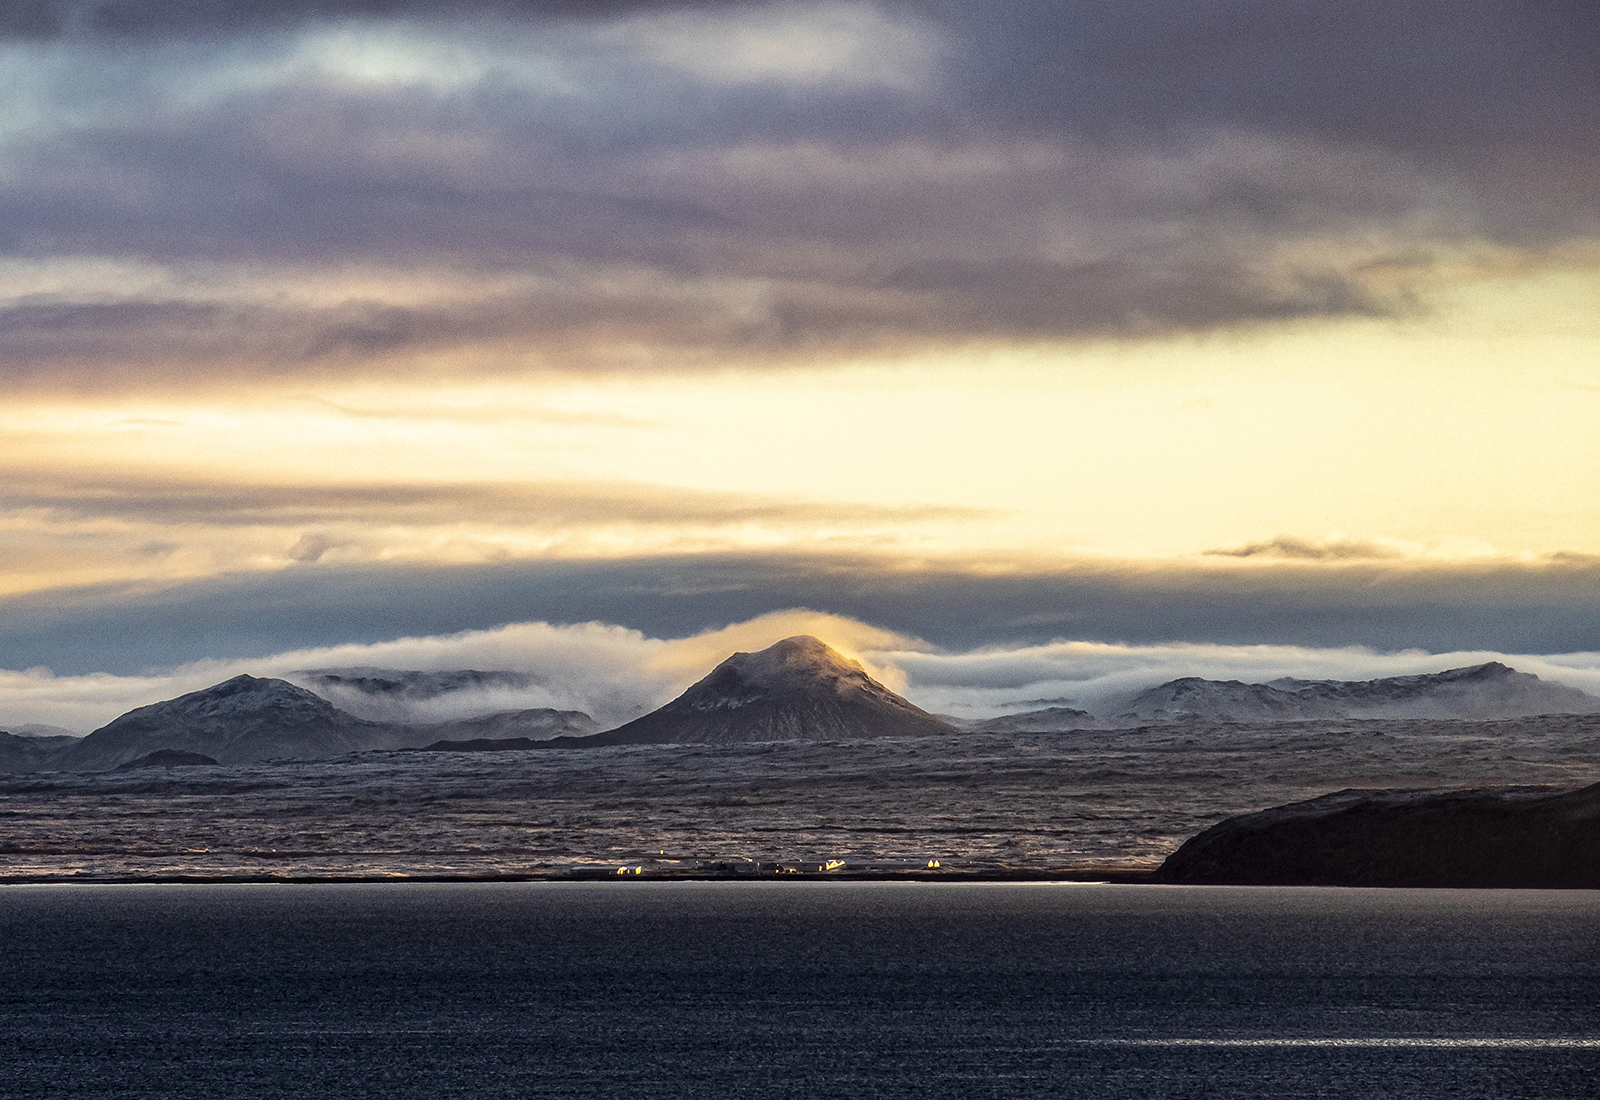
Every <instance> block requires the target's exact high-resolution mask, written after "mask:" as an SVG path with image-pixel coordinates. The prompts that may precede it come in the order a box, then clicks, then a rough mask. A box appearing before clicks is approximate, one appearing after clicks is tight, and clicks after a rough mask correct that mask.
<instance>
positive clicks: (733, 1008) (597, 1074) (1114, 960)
mask: <svg viewBox="0 0 1600 1100" xmlns="http://www.w3.org/2000/svg"><path fill="white" fill-rule="evenodd" d="M1597 929H1600V894H1597V893H1595V892H1587V891H1567V892H1560V891H1451V890H1440V891H1410V890H1333V889H1292V888H1228V887H1221V888H1206V887H1190V888H1186V887H1115V886H1045V885H1034V886H1012V885H995V884H963V885H938V884H916V883H843V882H826V881H824V882H804V883H780V882H771V883H760V882H749V883H717V882H699V883H696V882H654V883H652V882H639V883H629V884H627V885H623V884H618V883H567V882H553V883H507V884H405V883H401V884H390V885H376V884H374V885H316V886H312V885H303V886H297V885H259V886H218V885H200V886H189V885H135V886H92V885H91V886H64V885H63V886H36V887H26V886H20V887H6V888H0V943H4V944H5V950H6V964H7V968H6V981H5V982H4V983H0V1026H4V1027H5V1029H6V1036H7V1041H6V1043H5V1044H3V1045H0V1082H4V1084H3V1085H0V1094H4V1095H5V1096H7V1097H8V1098H9V1097H30V1098H31V1097H46V1096H48V1097H81V1098H90V1097H93V1098H101V1097H112V1096H116V1097H125V1096H134V1097H145V1096H151V1097H153V1096H172V1097H202V1096H204V1097H214V1096H234V1095H238V1096H244V1095H248V1096H251V1097H257V1096H260V1097H268V1098H275V1097H302V1096H313V1095H315V1096H319V1097H327V1096H338V1097H340V1098H341V1100H343V1098H344V1097H380V1096H381V1097H385V1098H387V1100H409V1098H411V1097H419V1098H420V1097H430V1098H431V1097H441V1096H443V1097H453V1096H454V1097H477V1096H526V1097H616V1096H628V1097H635V1096H639V1097H651V1098H663V1100H665V1098H671V1100H687V1098H691V1097H704V1096H755V1095H760V1096H779V1097H795V1098H805V1100H810V1098H821V1097H835V1096H865V1097H893V1098H899V1097H935V1098H939V1100H944V1098H951V1100H954V1098H957V1097H961V1098H966V1097H973V1096H980V1097H987V1096H993V1097H1019V1096H1020V1097H1034V1096H1038V1097H1045V1096H1052V1097H1053V1096H1084V1097H1095V1098H1100V1097H1113V1098H1116V1097H1160V1096H1206V1097H1223V1098H1230V1100H1235V1098H1236V1100H1267V1098H1269V1097H1270V1098H1274V1100H1277V1098H1280V1097H1284V1096H1296V1097H1300V1096H1312V1097H1320V1096H1327V1097H1334V1096H1341V1097H1345V1096H1363V1097H1368V1096H1378V1097H1381V1096H1405V1097H1420V1098H1432V1097H1447V1096H1448V1097H1483V1098H1489V1097H1507V1096H1528V1097H1539V1098H1541V1100H1568V1098H1572V1100H1577V1098H1580V1097H1581V1098H1584V1100H1588V1098H1590V1097H1592V1096H1593V1095H1594V1081H1595V1080H1596V1073H1597V1071H1600V936H1597V935H1596V931H1597Z"/></svg>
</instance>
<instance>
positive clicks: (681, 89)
mask: <svg viewBox="0 0 1600 1100" xmlns="http://www.w3.org/2000/svg"><path fill="white" fill-rule="evenodd" d="M5 10H6V12H7V15H6V17H5V18H6V19H7V20H9V22H5V23H0V29H7V30H9V33H10V34H12V35H13V41H12V44H11V45H10V46H9V47H8V48H9V49H10V50H11V54H10V57H11V59H12V61H13V62H14V64H15V65H16V66H20V67H17V68H15V72H17V73H18V74H21V75H19V76H17V77H16V78H15V79H16V80H18V81H20V82H22V83H21V84H19V85H18V87H22V86H24V85H25V86H26V87H27V97H26V98H27V99H28V101H29V102H37V103H39V104H42V106H40V107H38V109H37V110H36V111H35V112H34V114H32V115H27V114H26V112H25V113H24V116H25V117H22V119H21V121H19V122H18V123H17V124H16V125H15V126H14V127H13V128H12V131H11V132H9V133H7V134H6V135H5V137H4V141H5V149H6V160H7V167H8V171H7V174H6V176H5V178H4V181H3V182H0V227H3V228H0V254H8V255H10V256H11V257H13V258H16V259H20V260H37V259H40V258H45V257H114V258H123V259H129V260H133V261H136V262H141V261H142V262H148V263H151V264H155V265H161V266H163V267H166V268H174V269H183V268H184V267H185V265H190V266H192V265H207V264H209V265H217V264H221V265H233V266H235V267H248V268H251V269H261V270H270V271H276V272H277V273H278V275H277V277H279V278H282V279H284V280H286V281H288V282H292V281H293V280H294V279H295V278H296V277H297V274H298V273H303V272H305V271H307V270H313V269H348V268H350V267H352V266H355V267H360V266H362V265H366V266H369V267H371V268H373V269H374V270H393V269H395V268H402V269H411V268H417V269H422V270H433V271H437V272H445V273H448V272H450V271H460V270H471V271H474V272H478V273H483V272H499V273H504V274H507V275H514V276H517V277H526V278H528V279H531V280H533V281H534V283H535V284H536V285H534V286H533V287H532V289H526V290H524V291H521V292H516V293H503V292H499V291H491V292H485V295H484V296H483V297H481V298H480V299H478V300H473V301H465V302H463V301H460V300H456V299H452V300H451V301H450V302H449V303H434V304H428V303H424V304H421V305H418V304H416V303H414V302H413V303H399V302H388V301H381V300H374V301H366V300H357V298H354V297H353V298H352V300H351V301H350V302H348V303H344V304H337V303H336V304H334V305H323V306H318V307H316V308H310V307H291V306H286V305H284V303H283V302H282V301H281V300H278V299H277V298H274V296H273V295H272V294H270V293H268V292H262V294H261V295H259V298H260V300H257V301H253V302H245V303H240V302H238V301H236V300H231V299H230V300H229V301H227V302H222V301H219V300H217V299H216V298H214V297H208V295H207V293H206V291H205V290H204V288H203V287H201V288H194V287H191V289H190V290H189V291H188V292H187V296H179V297H178V298H177V299H176V300H174V299H173V298H172V297H170V296H168V297H162V296H161V295H160V294H156V293H154V292H145V291H140V290H138V289H136V288H130V289H129V290H128V291H127V292H126V293H125V294H124V295H123V296H121V297H119V298H117V300H115V301H106V300H97V301H91V300H87V299H85V298H83V297H82V296H78V297H77V298H74V297H73V295H72V294H71V293H70V292H69V293H68V294H67V295H66V298H67V299H70V300H66V301H37V300H14V301H13V302H12V303H11V304H10V306H9V308H8V309H7V310H6V311H5V312H4V313H3V315H0V362H3V363H4V364H5V366H4V369H5V371H6V373H7V374H8V375H10V376H11V377H19V376H22V375H25V374H27V373H28V372H29V370H30V369H49V370H62V369H65V368H64V366H63V362H64V361H66V360H74V361H77V362H80V363H84V364H87V365H86V366H85V367H84V368H83V369H86V370H88V371H90V372H91V373H92V372H93V371H94V370H95V367H94V366H93V364H94V363H95V362H104V361H105V358H106V356H111V357H114V358H118V359H126V360H128V361H132V362H137V361H140V360H148V361H151V362H156V361H159V360H160V359H161V358H162V356H163V354H165V355H166V356H167V357H168V358H169V359H172V358H176V359H179V360H182V359H193V360H195V361H215V360H218V359H221V360H224V361H227V360H233V361H238V362H250V363H256V364H261V365H262V366H264V367H265V366H267V365H269V364H271V363H279V364H289V365H293V364H296V363H300V362H304V361H306V360H308V359H318V358H327V357H334V358H338V357H346V358H349V359H351V360H353V361H357V362H359V361H362V360H365V359H370V358H373V357H382V356H387V355H392V354H394V353H396V352H404V351H407V350H411V349H416V348H424V349H425V348H432V347H453V346H458V345H463V344H471V343H476V342H483V341H488V342H495V341H518V342H521V343H524V344H527V345H530V346H532V347H533V348H534V349H535V350H537V349H539V348H541V347H550V348H554V349H557V350H558V351H560V352H561V353H562V354H564V355H569V356H570V361H572V362H574V363H576V364H577V365H583V364H584V363H585V362H589V361H592V362H611V361H614V360H613V359H611V358H608V357H607V356H605V355H594V356H592V357H589V358H588V359H586V357H585V353H584V349H593V348H595V347H603V346H604V345H606V344H607V343H608V342H610V343H618V344H626V345H629V346H639V345H640V344H641V342H642V343H652V344H655V345H657V346H662V347H668V348H671V347H680V348H688V349H711V350H713V351H719V352H728V351H730V350H731V351H736V352H738V353H739V354H740V355H741V357H742V358H741V361H744V362H753V361H758V360H759V359H760V358H761V356H762V355H781V354H783V353H785V352H789V351H793V350H794V349H796V348H800V349H804V348H809V347H813V346H825V347H835V348H837V347H840V346H850V347H857V348H859V347H861V346H864V345H866V346H872V345H883V346H889V347H893V346H897V345H905V344H908V343H912V344H914V343H916V342H918V341H927V340H937V341H947V340H949V339H950V338H952V337H955V338H964V337H970V338H978V339H987V338H1001V339H1005V338H1037V337H1074V336H1102V335H1119V334H1127V335H1134V336H1138V335H1146V334H1151V333H1161V332H1167V331H1203V330H1207V329H1214V328H1219V327H1229V326H1236V325H1252V324H1263V323H1273V322H1278V321H1285V320H1293V319H1296V318H1303V317H1336V316H1383V315H1395V314H1404V313H1408V312H1411V311H1413V310H1416V309H1419V308H1422V307H1423V305H1424V304H1425V299H1426V294H1425V291H1426V289H1427V287H1428V286H1429V285H1431V283H1432V282H1433V281H1436V280H1437V279H1440V278H1443V277H1444V276H1443V275H1442V274H1441V273H1440V271H1439V270H1437V269H1436V267H1435V261H1434V260H1433V258H1432V257H1433V255H1434V254H1435V252H1436V251H1438V250H1440V249H1445V250H1456V251H1457V252H1459V251H1460V250H1463V249H1465V250H1468V251H1470V250H1471V249H1472V248H1474V247H1479V246H1484V247H1490V246H1492V247H1495V248H1500V249H1510V250H1512V251H1513V252H1516V253H1517V254H1519V255H1520V257H1521V258H1523V259H1525V260H1534V261H1536V260H1537V259H1538V258H1539V257H1540V256H1541V255H1542V254H1543V253H1544V252H1545V251H1548V250H1553V249H1558V248H1560V247H1562V246H1564V245H1568V244H1571V243H1573V242H1590V243H1592V242H1593V241H1594V240H1595V239H1596V238H1597V237H1600V147H1597V145H1596V143H1595V142H1594V140H1593V135H1594V134H1595V133H1596V132H1600V76H1597V75H1596V74H1597V73H1600V9H1597V8H1596V7H1595V6H1594V5H1592V4H1586V3H1576V2H1557V0H1530V2H1528V3H1517V4H1512V3H1504V2H1490V0H1432V2H1426V3H1417V4H1404V5H1399V4H1392V3H1390V4H1382V3H1377V2H1374V0H1323V2H1310V0H1306V2H1295V0H1289V2H1285V0H1273V2H1271V3H1267V2H1265V0H1216V2H1211V3H1205V4H1193V3H1178V2H1176V0H1159V2H1157V0H1116V2H1111V0H1086V2H1080V3H1073V4H1034V3H1013V4H1007V3H995V4H984V5H966V4H953V3H952V4H938V5H900V4H882V5H848V4H845V5H838V4H836V5H825V6H821V7H808V6H806V5H787V6H783V5H780V6H771V5H757V4H748V3H745V4H643V3H641V4H627V3H606V4H598V5H593V4H576V3H555V2H552V3H514V2H511V0H506V2H503V3H496V2H486V3H478V4H465V5H463V4H449V5H446V4H442V3H438V4H436V3H424V2H421V0H414V2H401V0H393V2H384V0H371V2H360V0H352V2H349V3H338V2H335V0H326V2H324V0H303V2H299V3H285V4H276V5H272V4H268V5H256V4H243V3H224V2H221V0H216V2H212V3H205V2H197V3H179V2H177V0H173V2H171V3H138V4H135V3H131V2H129V3H121V2H111V0H106V2H103V3H90V2H87V0H86V2H82V3H71V2H67V0H61V2H59V3H54V4H49V3H45V4H34V5H21V6H8V7H7V8H6V9H5ZM841 12H842V13H846V14H847V15H848V14H849V13H854V14H853V15H851V16H850V17H849V18H846V16H845V15H841V14H840V13H841ZM841 19H843V20H844V22H842V23H840V22H838V21H839V20H841ZM852 19H853V21H851V20H852ZM663 20H665V21H663ZM672 20H678V22H673V21H672ZM808 20H809V22H808ZM829 20H833V21H834V22H829ZM796 27H799V28H800V30H799V31H797V30H795V28H796ZM807 27H809V28H810V29H809V31H806V28H807ZM730 28H731V29H730ZM735 31H737V34H735ZM191 32H193V33H191ZM202 32H203V33H202ZM802 32H804V33H809V34H810V35H811V37H810V38H806V39H804V40H803V41H804V44H805V45H806V48H807V49H814V50H816V51H819V53H818V56H819V57H820V58H821V59H820V60H818V61H817V63H816V64H817V66H819V67H817V68H815V69H807V68H806V67H805V66H804V65H799V64H795V65H791V64H790V62H791V60H792V58H791V56H790V55H795V54H804V53H805V51H804V50H799V51H796V50H789V51H787V52H785V50H784V49H783V48H782V43H783V42H785V41H787V40H786V39H783V38H782V36H783V35H785V34H796V33H802ZM329 34H333V35H334V36H335V39H336V40H334V39H328V38H327V37H326V36H327V35H329ZM718 34H724V35H732V36H733V37H726V38H722V39H719V38H717V37H716V36H717V35H718ZM318 35H322V36H323V38H318V37H317V36H318ZM385 35H387V36H389V37H387V38H385V37H383V36H385ZM739 35H743V36H744V37H742V38H741V37H739ZM119 36H122V37H119ZM339 36H343V37H339ZM763 36H765V37H763ZM747 40H756V41H768V40H770V41H772V42H777V43H779V46H778V47H774V48H773V49H768V50H765V51H762V50H756V51H754V52H751V53H750V54H749V56H746V55H745V54H743V53H741V52H740V50H741V49H742V46H741V43H746V42H747ZM308 42H310V43H312V44H313V45H315V44H317V43H321V45H320V46H318V49H321V50H322V52H320V53H318V52H317V50H312V55H314V56H311V55H306V54H305V53H304V49H303V47H306V44H307V43H308ZM330 43H331V45H330ZM363 48H369V49H371V50H372V51H375V52H374V53H373V56H372V57H365V58H364V59H363V58H357V60H356V61H353V62H350V64H349V65H348V66H346V67H345V68H341V67H340V65H342V64H344V62H343V61H340V57H342V56H343V55H342V54H340V52H339V51H341V50H343V51H349V50H357V51H358V52H359V50H361V49H363ZM829 49H836V56H834V55H829V54H828V50H829ZM19 51H20V52H19ZM30 51H31V52H30ZM330 51H331V52H330ZM408 51H411V52H410V53H408ZM419 51H420V52H419ZM430 51H431V52H430ZM852 51H854V52H852ZM412 54H415V56H412ZM308 56H309V58H310V59H309V60H308ZM330 58H331V59H332V60H330ZM30 59H31V60H30ZM374 59H376V60H374ZM346 60H348V58H346ZM369 62H372V63H375V64H378V68H379V69H380V70H381V69H382V66H383V64H390V63H392V64H395V65H399V68H398V69H395V70H394V71H383V72H378V73H377V75H376V76H375V75H374V74H373V72H372V71H369V68H370V66H369V67H368V68H364V67H363V66H367V65H368V63H369ZM30 64H32V65H36V66H38V68H37V71H35V70H33V69H29V68H27V65H30ZM786 66H789V67H786ZM16 94H17V95H19V96H21V95H22V93H21V92H17V93H16ZM619 286H620V287H623V288H624V289H622V290H619V289H618V287H619ZM518 294H520V297H519V296H518ZM161 349H166V351H165V353H163V351H162V350H161ZM575 349H577V350H575Z"/></svg>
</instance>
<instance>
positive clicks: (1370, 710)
mask: <svg viewBox="0 0 1600 1100" xmlns="http://www.w3.org/2000/svg"><path fill="white" fill-rule="evenodd" d="M1596 711H1600V698H1596V697H1595V696H1593V695H1590V694H1588V693H1587V692H1582V691H1579V690H1578V689H1576V688H1570V687H1566V686H1565V685H1563V684H1551V683H1546V682H1545V681H1543V680H1541V679H1539V677H1537V676H1535V675H1533V674H1531V673H1527V672H1518V671H1516V670H1515V669H1513V668H1509V667H1507V666H1506V665H1503V664H1501V663H1500V662H1498V661H1490V662H1488V663H1486V664H1481V665H1473V666H1471V667H1469V668H1453V669H1449V670H1447V671H1445V672H1433V673H1428V674H1425V675H1419V676H1390V677H1386V678H1384V679H1381V680H1296V679H1291V678H1287V677H1286V678H1284V679H1280V680H1273V681H1272V682H1270V683H1266V684H1246V683H1241V682H1240V681H1238V680H1203V679H1200V678H1199V677H1197V676H1186V677H1183V678H1182V679H1179V680H1169V681H1167V682H1166V683H1164V684H1158V685H1157V686H1155V687H1153V688H1149V689H1147V690H1145V691H1141V692H1139V693H1138V694H1137V695H1134V696H1132V697H1131V698H1126V699H1123V700H1121V701H1120V702H1115V703H1113V704H1112V705H1111V706H1110V707H1107V708H1105V709H1104V710H1103V711H1102V713H1101V714H1099V715H1094V714H1090V713H1088V712H1087V711H1074V710H1069V709H1067V708H1063V707H1050V708H1048V709H1046V710H1039V711H1027V712H1024V713H1021V714H1008V715H1004V716H1002V717H1000V718H993V719H989V720H987V721H984V722H978V723H970V724H969V728H976V729H981V730H990V731H1011V730H1048V729H1073V728H1085V729H1095V728H1108V727H1109V728H1119V727H1129V726H1148V725H1164V724H1168V723H1174V722H1304V721H1311V720H1314V719H1319V718H1476V719H1487V718H1524V717H1528V716H1530V715H1535V714H1592V713H1594V712H1596Z"/></svg>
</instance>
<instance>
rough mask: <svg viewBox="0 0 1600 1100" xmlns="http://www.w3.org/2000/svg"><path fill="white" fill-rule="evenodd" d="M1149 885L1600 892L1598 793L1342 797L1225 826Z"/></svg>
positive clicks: (1170, 861)
mask: <svg viewBox="0 0 1600 1100" xmlns="http://www.w3.org/2000/svg"><path fill="white" fill-rule="evenodd" d="M1155 877H1156V881H1158V882H1170V883H1192V884H1202V883H1203V884H1213V885H1240V886H1472V887H1543V888H1575V887H1582V888H1586V889H1597V888H1600V784H1595V785H1594V786H1590V787H1583V788H1581V789H1578V790H1571V789H1563V788H1552V787H1485V788H1476V789H1471V790H1347V791H1340V792H1338V793H1337V794H1330V795H1324V796H1323V797H1321V798H1314V799H1311V800H1310V801H1307V802H1295V803H1291V804H1289V805H1286V806H1278V807H1274V808H1273V809H1270V810H1263V811H1261V812H1260V813H1253V814H1246V815H1243V816H1241V817H1233V818H1229V819H1228V820H1226V821H1223V822H1220V823H1219V824H1217V825H1214V826H1212V827H1211V828H1209V829H1207V830H1206V831H1205V832H1203V833H1201V834H1199V835H1198V836H1196V837H1193V838H1191V839H1190V840H1189V841H1187V842H1186V843H1185V844H1184V845H1183V846H1182V847H1181V848H1179V849H1178V850H1177V851H1176V852H1174V853H1173V854H1172V855H1171V856H1169V857H1168V858H1167V860H1166V862H1165V863H1163V864H1162V865H1161V868H1160V870H1159V871H1157V872H1156V876H1155Z"/></svg>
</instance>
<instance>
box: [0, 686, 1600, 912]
mask: <svg viewBox="0 0 1600 1100" xmlns="http://www.w3.org/2000/svg"><path fill="white" fill-rule="evenodd" d="M1596 780H1600V716H1593V715H1588V716H1555V717H1545V718H1534V719H1510V720H1502V721H1493V722H1461V721H1440V720H1429V719H1417V720H1401V721H1396V720H1366V721H1319V722H1303V723H1291V724H1280V725H1259V726H1248V725H1194V726H1176V727H1174V726H1167V727H1151V728H1145V729H1135V730H1098V731H1084V732H1076V733H1053V734H1040V733H1034V734H1014V733H1013V734H993V733H988V734H985V733H972V734H958V735H950V736H945V737H928V738H915V739H906V740H874V741H852V742H800V741H790V742H769V743H755V744H733V745H712V746H705V745H698V746H670V745H668V746H654V745H652V746H618V747H612V748H600V749H586V750H531V751H521V752H503V753H477V754H455V753H448V754H447V753H366V754H360V755H355V756H348V757H343V758H338V759H333V760H328V761H313V762H296V763H285V764H254V765H245V766H236V767H194V768H177V769H159V768H158V769H140V770H135V771H128V772H104V773H64V772H55V773H38V774H31V775H16V776H6V777H0V879H9V880H11V881H17V880H19V879H33V878H51V879H54V878H59V877H67V876H72V877H78V878H85V879H104V878H123V877H134V878H145V877H149V878H165V877H174V876H187V875H195V876H203V877H229V876H237V875H260V874H267V875H281V876H287V877H344V876H354V875H395V876H414V875H427V876H434V875H444V876H456V875H459V876H473V875H521V874H565V873H567V872H568V870H569V869H570V868H571V867H572V866H573V865H574V864H583V863H607V862H610V863H616V864H619V865H620V864H623V863H630V864H635V865H644V866H645V867H646V870H647V873H648V871H649V870H650V869H651V866H652V865H651V864H650V863H648V862H647V861H648V860H650V858H651V857H655V858H656V859H657V860H658V861H660V860H662V858H663V853H664V854H665V859H666V860H667V861H671V860H681V861H686V862H682V863H673V862H658V863H657V864H656V865H655V866H657V867H658V868H659V869H661V870H668V869H671V868H675V867H676V868H682V867H686V866H692V865H693V861H695V860H707V861H718V860H723V861H739V860H745V859H749V860H757V861H781V860H802V859H811V860H827V859H830V858H834V859H843V858H846V857H849V858H851V859H852V860H853V861H855V862H861V861H865V860H871V859H877V860H906V861H916V862H918V863H922V862H925V861H926V860H928V859H937V860H939V861H940V862H941V864H942V866H943V867H944V868H946V869H948V870H951V871H955V870H960V869H966V870H980V871H983V870H992V871H1001V870H1004V869H1007V868H1014V869H1022V870H1034V871H1044V870H1048V869H1051V868H1063V867H1079V868H1084V867H1112V866H1118V865H1122V866H1126V865H1147V866H1154V865H1155V864H1157V863H1159V862H1160V860H1161V859H1162V858H1164V857H1165V855H1166V854H1167V853H1168V852H1170V851H1171V850H1173V849H1174V848H1176V847H1177V846H1178V844H1179V843H1181V842H1182V841H1183V840H1184V839H1186V838H1187V837H1189V836H1191V835H1193V834H1194V833H1196V832H1198V831H1200V830H1201V829H1203V828H1205V827H1207V826H1209V825H1211V824H1213V823H1215V822H1217V821H1219V820H1221V819H1222V818H1224V817H1227V816H1230V815H1233V814H1236V813H1242V812H1247V811H1253V810H1259V809H1262V808H1264V807H1268V806H1273V805H1277V804H1280V803H1284V802H1289V801H1293V800H1297V799H1303V798H1310V797H1313V796H1316V795H1320V794H1324V793H1327V792H1329V791H1335V790H1339V789H1342V788H1346V787H1442V786H1451V787H1463V786H1477V785H1491V784H1517V783H1543V784H1555V785H1560V786H1568V787H1576V786H1582V785H1585V784H1588V783H1592V782H1595V781H1596Z"/></svg>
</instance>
